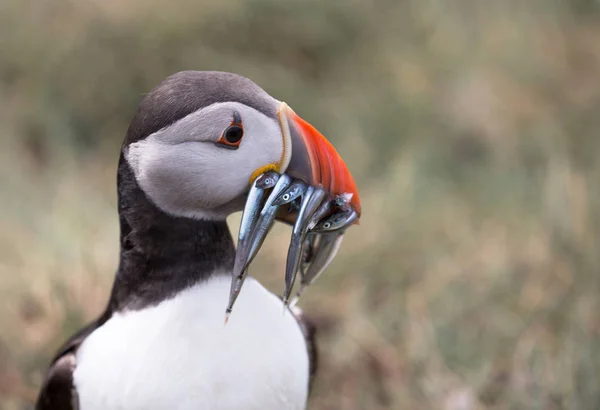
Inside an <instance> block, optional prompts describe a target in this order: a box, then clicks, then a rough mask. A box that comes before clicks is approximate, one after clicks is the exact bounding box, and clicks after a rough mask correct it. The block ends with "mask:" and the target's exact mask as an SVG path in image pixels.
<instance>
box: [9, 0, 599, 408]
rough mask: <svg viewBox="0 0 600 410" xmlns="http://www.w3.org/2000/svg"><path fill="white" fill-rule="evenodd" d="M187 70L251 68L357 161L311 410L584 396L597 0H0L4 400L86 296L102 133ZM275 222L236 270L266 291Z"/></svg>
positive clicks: (273, 268) (283, 231)
mask: <svg viewBox="0 0 600 410" xmlns="http://www.w3.org/2000/svg"><path fill="white" fill-rule="evenodd" d="M183 69H198V70H225V71H233V72H236V73H239V74H242V75H245V76H247V77H250V78H251V79H253V80H254V81H255V82H257V83H258V84H259V85H261V86H262V87H264V88H265V89H266V90H267V91H268V92H269V93H271V94H272V95H274V96H276V97H277V98H278V99H281V100H284V101H286V102H288V103H289V104H290V105H291V106H292V107H294V109H295V110H296V112H298V113H299V114H301V115H302V116H303V117H304V118H306V119H308V120H309V121H310V122H312V123H313V124H314V125H315V126H316V127H317V128H318V129H320V130H321V131H322V132H323V133H324V134H325V135H326V136H328V138H329V139H330V140H331V141H332V142H333V143H334V145H335V146H336V147H337V148H338V150H339V152H340V153H341V154H342V156H343V157H344V158H345V159H346V162H347V163H348V165H349V167H350V169H351V171H352V172H353V174H354V175H355V177H356V178H357V181H358V184H359V188H360V190H361V194H362V202H363V218H362V220H361V225H360V226H359V227H356V228H353V229H351V230H350V231H349V233H348V234H347V238H346V240H345V242H344V246H343V247H342V250H341V252H340V254H339V255H338V257H337V259H336V260H335V262H334V263H333V264H332V266H331V267H330V269H329V270H328V272H327V273H326V274H325V275H324V276H323V277H322V278H321V279H320V280H319V281H318V282H317V283H316V284H315V286H313V287H312V288H311V289H310V290H309V291H308V292H307V293H306V295H305V297H304V299H303V302H302V303H301V305H302V306H303V307H304V309H305V310H306V311H307V312H308V313H309V314H310V315H312V316H313V317H314V318H315V319H316V320H317V322H318V324H319V345H320V349H321V352H322V355H321V368H320V373H319V376H318V380H317V383H316V385H315V390H314V393H313V396H312V399H311V404H310V408H311V409H319V410H323V409H348V410H354V409H375V410H377V409H417V410H420V409H444V410H469V409H599V408H600V334H599V333H600V297H599V296H600V279H599V274H600V272H599V270H600V255H599V252H598V250H599V246H600V237H599V236H600V213H599V212H598V211H597V209H598V207H599V206H600V187H599V186H598V181H599V179H600V162H599V161H598V160H597V158H596V157H597V155H598V154H599V153H600V131H599V130H600V116H599V114H600V3H599V2H598V1H596V0H570V1H569V0H529V1H524V0H502V1H500V0H400V1H393V0H370V1H367V0H365V1H358V0H348V1H324V0H285V1H278V0H249V1H241V0H226V1H217V0H193V1H192V0H189V1H185V0H184V1H173V0H130V1H122V0H103V1H99V0H96V1H95V0H0V408H1V409H3V410H4V409H7V410H8V409H25V408H28V406H30V403H31V402H32V401H33V400H34V399H35V396H36V393H37V388H38V386H39V385H40V383H41V380H42V376H43V372H44V370H45V368H46V366H47V364H48V361H49V359H50V357H51V355H52V354H53V353H54V352H55V350H56V349H57V348H58V346H59V345H60V344H61V342H62V341H64V339H65V338H66V337H67V336H69V335H70V334H71V333H72V332H74V331H75V330H76V329H78V328H79V327H80V326H82V325H83V324H84V323H86V322H87V321H88V320H90V319H92V318H94V317H95V315H97V314H98V313H99V312H100V311H101V310H102V309H103V307H104V305H105V303H106V300H107V297H108V292H109V287H110V285H111V281H112V278H113V274H114V271H115V268H116V265H117V256H118V221H117V214H116V195H115V175H116V162H117V158H118V153H119V148H120V144H121V141H122V138H123V136H124V134H125V131H126V128H127V125H128V123H129V120H130V119H131V116H132V115H133V112H134V110H135V108H136V106H137V103H138V102H139V101H140V99H141V97H142V95H143V94H144V93H146V92H148V91H149V90H150V89H152V88H153V87H154V86H155V85H156V84H158V82H160V81H161V80H162V79H163V78H165V77H166V76H168V75H170V74H172V73H174V72H177V71H180V70H183ZM238 221H239V215H236V216H233V217H232V218H231V221H230V222H231V225H232V229H233V230H234V231H235V230H236V229H237V228H236V226H237V223H238ZM288 236H289V228H287V227H283V226H281V227H277V229H275V232H274V233H273V234H272V235H271V236H270V238H268V239H267V242H266V244H265V246H264V248H263V250H262V251H261V254H260V256H259V258H258V260H257V261H256V262H255V263H254V265H253V268H252V273H253V274H255V275H256V276H258V277H259V278H260V279H261V280H263V281H264V282H265V283H266V284H267V285H268V286H269V287H270V288H271V289H273V290H274V291H276V292H278V293H279V292H281V287H282V286H283V280H282V277H283V269H284V263H285V260H284V258H285V253H286V248H287V242H288Z"/></svg>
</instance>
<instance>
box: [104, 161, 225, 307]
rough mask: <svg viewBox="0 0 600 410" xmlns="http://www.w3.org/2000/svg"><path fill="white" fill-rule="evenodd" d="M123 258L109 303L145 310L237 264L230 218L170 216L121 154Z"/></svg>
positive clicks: (111, 305)
mask: <svg viewBox="0 0 600 410" xmlns="http://www.w3.org/2000/svg"><path fill="white" fill-rule="evenodd" d="M117 184H118V197H119V216H120V223H121V257H120V263H119V270H118V272H117V276H116V279H115V283H114V286H113V291H112V295H111V301H110V306H109V308H110V309H111V310H112V311H115V310H121V309H124V308H127V309H141V308H143V307H145V306H149V305H154V304H157V303H159V302H160V301H162V300H164V299H168V298H170V297H172V296H174V295H175V294H176V293H178V292H179V291H181V290H183V289H186V288H188V287H190V286H191V285H193V284H195V283H197V282H199V281H202V280H205V279H207V278H208V277H209V276H211V275H213V274H214V273H215V272H218V271H230V269H231V268H232V267H233V261H234V257H235V247H234V244H233V240H232V238H231V233H230V231H229V228H228V226H227V223H226V222H225V221H205V220H194V219H189V218H179V217H173V216H170V215H167V214H166V213H164V212H163V211H161V210H160V209H158V208H157V207H156V206H155V205H154V204H152V202H150V200H149V199H148V198H147V197H146V195H145V194H144V192H143V191H142V190H141V189H140V187H139V186H138V184H137V182H136V180H135V177H134V175H133V172H132V170H131V168H130V167H129V165H128V164H127V161H125V160H124V158H123V156H122V155H121V159H120V160H119V172H118V182H117Z"/></svg>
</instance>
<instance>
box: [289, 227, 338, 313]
mask: <svg viewBox="0 0 600 410" xmlns="http://www.w3.org/2000/svg"><path fill="white" fill-rule="evenodd" d="M311 236H314V237H316V236H318V241H316V244H315V247H314V249H313V251H312V255H311V258H310V261H309V263H308V266H307V267H306V268H305V269H304V272H303V274H302V281H301V282H300V288H299V289H298V292H296V295H295V296H294V299H293V300H292V301H291V302H290V306H294V305H295V304H296V303H298V300H299V299H300V296H301V295H302V293H303V292H304V290H305V289H306V288H307V287H308V286H310V285H312V284H313V282H314V281H315V280H316V279H317V278H318V277H319V276H320V275H321V274H322V273H323V272H324V271H325V270H326V269H327V267H328V266H329V264H330V263H331V262H332V261H333V259H334V258H335V255H336V254H337V252H338V250H339V249H340V246H341V244H342V240H343V239H344V233H343V231H338V232H332V233H324V234H318V235H317V234H314V233H311V234H309V237H311Z"/></svg>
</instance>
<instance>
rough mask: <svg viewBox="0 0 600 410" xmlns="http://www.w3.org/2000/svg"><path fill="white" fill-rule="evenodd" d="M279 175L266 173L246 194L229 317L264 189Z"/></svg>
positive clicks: (230, 293)
mask: <svg viewBox="0 0 600 410" xmlns="http://www.w3.org/2000/svg"><path fill="white" fill-rule="evenodd" d="M279 178H280V177H279V174H277V173H276V172H274V171H270V172H266V173H264V174H263V175H261V176H260V177H258V178H257V179H256V180H255V181H254V183H253V184H252V187H251V188H250V192H249V193H248V198H247V200H246V205H245V207H244V211H243V213H242V220H241V222H240V231H239V235H238V247H237V251H236V255H235V262H234V266H233V271H232V275H233V278H232V282H231V290H230V292H229V303H228V304H227V309H226V314H227V315H229V314H230V313H231V310H232V309H233V304H234V303H235V300H236V298H237V296H238V294H239V293H240V290H241V288H242V285H243V282H244V279H245V276H246V275H247V270H246V269H245V268H244V267H245V266H247V264H246V262H247V258H248V256H247V255H248V254H249V253H250V249H251V246H252V243H251V239H252V236H253V233H254V229H255V226H256V223H257V221H258V218H259V215H260V211H261V209H262V208H263V203H264V197H265V195H266V191H265V189H269V188H272V187H273V186H274V185H275V184H276V183H277V182H278V180H279Z"/></svg>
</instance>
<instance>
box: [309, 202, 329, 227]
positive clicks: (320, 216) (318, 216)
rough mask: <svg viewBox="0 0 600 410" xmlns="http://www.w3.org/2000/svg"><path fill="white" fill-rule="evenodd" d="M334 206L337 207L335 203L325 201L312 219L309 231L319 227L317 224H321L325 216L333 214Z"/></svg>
mask: <svg viewBox="0 0 600 410" xmlns="http://www.w3.org/2000/svg"><path fill="white" fill-rule="evenodd" d="M334 206H335V202H334V201H323V203H322V204H321V206H320V207H319V209H317V211H316V212H315V213H314V215H313V217H312V218H311V220H310V222H309V224H308V230H309V231H312V229H313V228H314V227H315V226H316V225H317V223H319V221H320V220H321V219H323V218H324V217H325V215H327V214H329V212H331V210H332V209H333V207H334Z"/></svg>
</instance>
